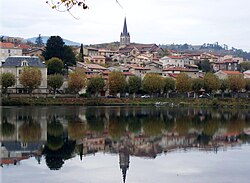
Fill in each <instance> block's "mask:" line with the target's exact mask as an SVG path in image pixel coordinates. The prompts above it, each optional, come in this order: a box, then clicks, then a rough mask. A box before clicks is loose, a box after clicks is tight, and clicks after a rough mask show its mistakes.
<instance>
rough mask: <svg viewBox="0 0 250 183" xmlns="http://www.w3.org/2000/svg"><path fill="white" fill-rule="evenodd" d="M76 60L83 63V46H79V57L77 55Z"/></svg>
mask: <svg viewBox="0 0 250 183" xmlns="http://www.w3.org/2000/svg"><path fill="white" fill-rule="evenodd" d="M78 60H79V61H80V62H84V54H83V44H81V48H80V53H79V55H78Z"/></svg>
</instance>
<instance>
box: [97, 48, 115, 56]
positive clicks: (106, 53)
mask: <svg viewBox="0 0 250 183" xmlns="http://www.w3.org/2000/svg"><path fill="white" fill-rule="evenodd" d="M98 53H99V55H102V56H105V57H112V56H114V55H115V54H117V51H112V50H108V49H99V50H98Z"/></svg>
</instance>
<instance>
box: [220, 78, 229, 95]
mask: <svg viewBox="0 0 250 183" xmlns="http://www.w3.org/2000/svg"><path fill="white" fill-rule="evenodd" d="M227 89H229V81H228V79H222V80H220V90H221V92H222V98H224V93H225V91H226V90H227Z"/></svg>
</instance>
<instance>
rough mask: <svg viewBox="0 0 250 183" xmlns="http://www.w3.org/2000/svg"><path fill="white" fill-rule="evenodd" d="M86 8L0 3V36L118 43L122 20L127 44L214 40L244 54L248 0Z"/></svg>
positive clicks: (168, 0) (107, 1) (172, 0)
mask: <svg viewBox="0 0 250 183" xmlns="http://www.w3.org/2000/svg"><path fill="white" fill-rule="evenodd" d="M50 1H51V0H49V2H50ZM85 2H86V3H87V4H88V6H89V9H87V10H82V9H81V8H78V7H75V8H73V9H72V10H71V13H72V14H73V16H74V17H76V18H74V17H73V16H72V15H70V14H69V13H68V12H64V13H62V12H58V11H55V10H52V9H51V8H50V7H49V5H48V4H46V0H0V11H1V12H0V35H7V36H17V37H23V38H31V37H37V36H38V35H39V34H41V35H42V36H53V35H59V36H61V37H63V38H65V39H69V40H71V41H75V42H79V43H83V44H97V43H106V42H113V41H119V39H120V33H121V31H122V28H123V22H124V17H125V16H126V19H127V26H128V31H129V33H130V39H131V42H136V43H156V44H172V43H174V44H184V43H188V44H193V45H201V44H203V43H215V42H219V44H220V45H223V44H227V45H228V46H229V48H231V47H235V48H240V49H243V50H245V51H248V52H250V41H249V40H250V11H249V7H250V1H249V0H237V1H236V0H119V2H120V4H121V5H122V8H121V7H120V6H119V4H118V3H116V0H85Z"/></svg>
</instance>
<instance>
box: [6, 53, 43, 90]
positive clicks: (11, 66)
mask: <svg viewBox="0 0 250 183" xmlns="http://www.w3.org/2000/svg"><path fill="white" fill-rule="evenodd" d="M27 66H29V67H36V68H38V69H39V70H40V71H41V73H42V82H41V85H40V86H39V87H38V88H37V89H35V90H34V91H33V92H34V93H47V67H46V65H44V64H43V63H42V61H41V60H40V59H39V58H38V57H31V56H10V57H8V58H7V59H6V61H5V63H4V64H3V65H2V67H1V72H2V73H6V72H9V73H12V74H14V75H15V78H16V84H15V86H13V87H9V88H8V92H9V93H28V91H27V90H26V89H25V88H24V87H23V86H22V85H21V83H20V81H19V77H20V74H21V72H22V69H23V68H24V67H27Z"/></svg>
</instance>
